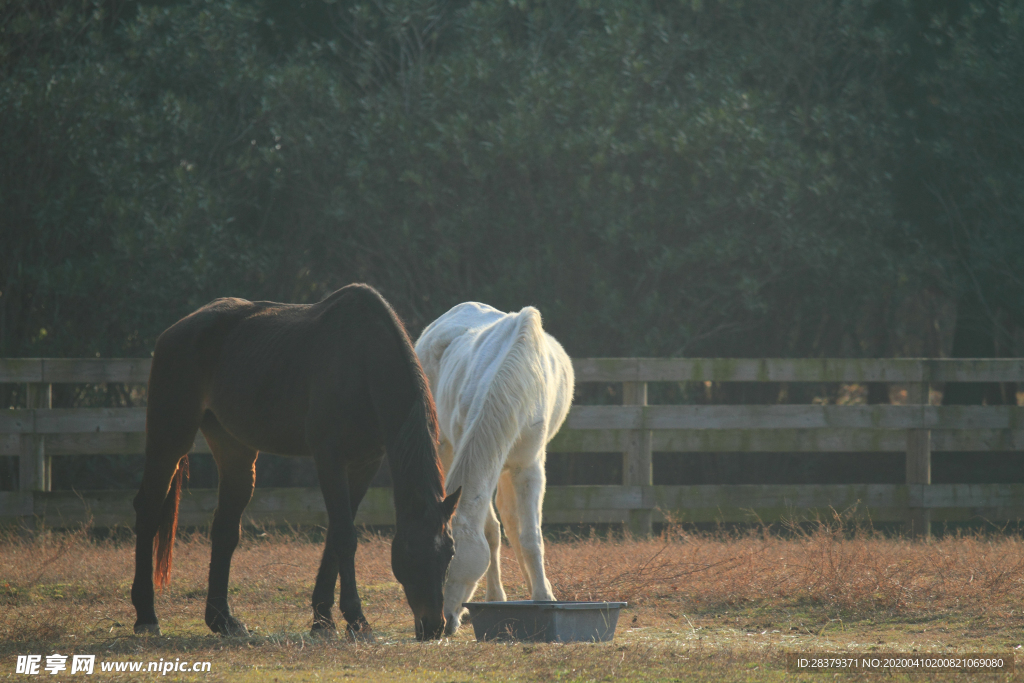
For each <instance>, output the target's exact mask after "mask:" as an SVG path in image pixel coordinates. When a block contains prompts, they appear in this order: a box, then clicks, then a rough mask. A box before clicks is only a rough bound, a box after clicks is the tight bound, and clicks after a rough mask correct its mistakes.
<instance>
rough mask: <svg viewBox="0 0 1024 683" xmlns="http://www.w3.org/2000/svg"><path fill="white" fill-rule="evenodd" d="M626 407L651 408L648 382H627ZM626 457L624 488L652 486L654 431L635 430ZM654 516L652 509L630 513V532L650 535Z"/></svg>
mask: <svg viewBox="0 0 1024 683" xmlns="http://www.w3.org/2000/svg"><path fill="white" fill-rule="evenodd" d="M622 405H625V406H645V405H647V382H623V383H622ZM622 455H623V458H622V484H623V486H651V485H652V484H653V483H654V473H653V466H652V463H651V432H650V430H645V429H638V430H634V431H631V432H630V433H629V441H628V442H627V444H626V450H625V452H624V453H623V454H622ZM641 504H643V503H641ZM651 515H652V510H651V509H650V508H642V509H638V510H630V511H629V530H630V531H631V532H632V533H633V534H634V535H637V536H650V535H651Z"/></svg>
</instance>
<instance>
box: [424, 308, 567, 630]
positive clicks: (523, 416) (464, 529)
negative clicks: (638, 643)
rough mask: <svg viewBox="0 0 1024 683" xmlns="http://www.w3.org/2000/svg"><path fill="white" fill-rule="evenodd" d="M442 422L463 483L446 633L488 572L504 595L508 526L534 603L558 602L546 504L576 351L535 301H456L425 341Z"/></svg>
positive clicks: (457, 481)
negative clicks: (507, 309) (545, 531)
mask: <svg viewBox="0 0 1024 683" xmlns="http://www.w3.org/2000/svg"><path fill="white" fill-rule="evenodd" d="M416 353H417V355H418V356H419V357H420V362H421V363H422V364H423V370H424V371H425V372H426V375H427V378H428V379H429V381H430V388H431V390H432V391H433V394H434V400H435V402H436V403H437V416H438V421H439V423H440V428H441V430H440V431H441V447H440V449H439V454H440V456H441V461H442V463H443V464H444V467H445V470H446V471H447V474H446V477H445V481H446V487H447V488H448V489H450V490H455V489H457V488H458V487H460V486H461V487H462V498H461V502H460V503H459V508H458V512H457V513H456V515H455V519H454V520H453V521H452V534H453V536H454V537H455V559H454V560H452V563H451V566H450V567H449V570H448V579H447V581H446V582H445V586H444V613H445V619H446V620H447V625H446V627H445V631H446V633H448V634H449V635H451V634H453V633H455V631H456V630H457V629H458V628H459V625H460V623H461V621H462V615H463V607H462V603H464V602H466V601H468V600H470V599H471V598H472V596H473V593H474V591H476V587H477V584H478V583H479V582H480V579H481V578H482V577H483V576H484V573H485V572H486V574H487V597H486V599H487V600H488V601H496V600H501V601H503V600H505V599H506V597H505V589H504V588H502V585H501V565H500V550H501V525H500V524H499V522H498V518H497V517H496V516H495V514H494V507H493V506H492V504H491V498H492V496H494V494H495V490H497V497H496V502H497V505H498V511H499V512H500V513H501V521H502V522H503V523H504V524H505V535H506V536H507V537H508V540H509V543H510V544H511V546H512V550H513V551H514V552H515V554H516V559H517V560H518V561H519V566H520V568H521V569H522V571H523V576H524V577H525V579H526V586H527V589H528V590H529V591H530V594H531V596H532V599H534V600H554V599H555V596H554V593H552V591H551V583H550V582H549V581H548V579H547V576H545V574H544V539H543V537H542V536H541V529H540V524H541V506H542V504H543V501H544V486H545V475H544V461H545V458H546V446H547V443H548V441H550V440H551V438H552V437H553V436H554V435H555V433H557V432H558V429H559V428H560V427H561V426H562V422H564V421H565V416H566V414H567V413H568V412H569V404H570V403H571V402H572V392H573V384H574V376H573V371H572V363H571V362H570V360H569V356H567V355H566V353H565V351H564V350H562V346H561V345H560V344H559V343H558V342H557V341H555V339H554V337H552V336H551V335H549V334H547V333H546V332H544V330H543V329H542V328H541V319H540V312H538V311H537V309H535V308H532V307H530V306H527V307H526V308H524V309H523V310H521V311H519V312H518V313H502V312H501V311H498V310H496V309H494V308H491V307H490V306H487V305H485V304H478V303H475V302H468V303H464V304H459V305H458V306H455V307H454V308H452V309H451V310H450V311H448V312H447V313H445V314H444V315H442V316H441V317H440V318H438V319H437V320H435V321H434V322H433V323H431V324H430V325H429V326H428V327H427V329H425V330H424V331H423V334H422V335H421V336H420V338H419V341H417V342H416Z"/></svg>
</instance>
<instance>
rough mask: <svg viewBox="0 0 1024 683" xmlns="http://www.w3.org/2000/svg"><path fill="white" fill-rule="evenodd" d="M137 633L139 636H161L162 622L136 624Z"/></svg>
mask: <svg viewBox="0 0 1024 683" xmlns="http://www.w3.org/2000/svg"><path fill="white" fill-rule="evenodd" d="M135 635H137V636H159V635H162V634H161V633H160V624H135Z"/></svg>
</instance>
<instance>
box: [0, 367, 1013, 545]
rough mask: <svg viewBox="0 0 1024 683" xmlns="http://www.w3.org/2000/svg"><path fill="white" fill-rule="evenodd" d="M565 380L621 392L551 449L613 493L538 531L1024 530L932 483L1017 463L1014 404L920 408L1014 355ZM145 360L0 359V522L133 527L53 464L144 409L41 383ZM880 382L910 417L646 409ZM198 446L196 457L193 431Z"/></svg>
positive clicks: (264, 497)
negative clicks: (820, 466) (709, 391)
mask: <svg viewBox="0 0 1024 683" xmlns="http://www.w3.org/2000/svg"><path fill="white" fill-rule="evenodd" d="M573 365H574V369H575V371H576V380H577V383H584V382H602V383H615V382H621V383H622V388H623V391H622V395H623V404H624V405H621V406H574V407H573V409H572V411H571V412H570V414H569V418H568V419H567V421H566V425H565V426H564V427H563V429H562V431H561V432H560V433H559V434H558V436H556V437H555V439H554V441H552V443H551V444H550V446H549V449H548V450H549V451H551V452H606V453H614V452H621V453H622V454H623V468H622V470H623V481H622V485H619V486H552V487H549V489H548V492H547V497H546V499H545V506H544V517H545V521H546V522H551V523H602V522H613V523H625V524H628V525H629V526H630V527H631V528H632V529H633V530H634V531H636V532H639V533H645V532H649V531H650V528H651V524H652V523H653V522H657V521H662V520H664V519H665V518H666V517H671V518H674V519H682V520H684V521H691V522H706V521H715V520H719V521H726V522H731V521H750V520H753V519H760V520H762V521H777V520H779V519H782V518H783V517H787V516H794V515H796V516H800V515H805V516H806V515H814V514H826V513H828V511H829V510H830V509H837V510H844V509H851V508H856V509H857V510H858V512H859V514H862V515H866V516H869V517H870V518H871V519H872V520H874V521H879V522H891V521H899V522H904V523H906V524H907V525H908V528H909V529H910V530H911V532H913V533H927V532H928V530H929V528H930V523H931V521H946V522H959V521H967V520H969V519H979V518H984V519H989V520H992V521H1007V520H1017V519H1021V518H1024V485H1008V484H986V485H965V484H945V485H933V484H931V453H932V451H968V450H969V451H1024V408H1021V407H1018V406H931V405H927V403H928V397H929V388H930V385H931V384H933V383H944V382H1024V359H1019V358H1011V359H967V360H961V359H957V360H946V359H941V360H937V359H903V358H901V359H700V358H697V359H694V358H688V359H679V358H589V359H577V360H575V361H573ZM149 366H150V359H145V358H132V359H91V358H87V359H49V358H44V359H38V358H36V359H0V384H5V383H6V384H10V383H17V384H26V385H27V386H28V389H27V391H26V397H27V400H26V405H25V407H24V408H18V409H10V410H5V411H0V455H6V456H12V455H13V456H18V457H19V475H20V489H21V490H20V491H17V492H0V522H12V521H21V522H24V521H26V520H31V519H36V520H41V521H42V522H43V523H45V524H48V525H57V526H61V525H67V524H73V523H77V522H82V521H86V520H87V519H91V520H92V521H93V522H94V523H95V524H97V525H101V526H109V525H114V524H130V523H131V522H132V520H133V518H134V514H133V512H132V509H131V497H132V495H134V492H125V491H106V492H95V491H94V492H85V493H71V492H54V491H51V490H50V488H51V486H50V480H51V478H52V475H51V473H52V456H55V455H85V454H97V453H102V454H134V453H141V452H142V451H143V449H144V445H145V409H144V408H116V409H106V408H104V409H95V408H89V409H54V408H52V407H51V405H52V401H51V398H50V397H51V385H53V384H59V383H69V384H99V383H128V384H142V383H145V382H146V381H147V379H148V375H149ZM703 381H715V382H819V383H821V382H848V383H863V382H885V383H897V384H902V385H904V386H905V387H906V388H907V399H908V403H909V405H871V406H868V405H850V406H837V405H770V406H754V405H647V383H648V382H703ZM195 450H196V451H197V452H209V448H208V446H207V445H206V443H205V441H204V440H203V438H202V436H201V435H199V436H197V438H196V443H195ZM655 451H659V452H663V451H667V452H737V451H751V452H826V453H836V452H854V451H856V452H865V451H868V452H871V451H873V452H886V453H894V454H895V453H905V454H906V483H905V484H876V485H827V486H826V485H783V486H769V485H765V486H742V485H719V486H655V485H654V483H653V480H652V459H653V458H652V456H653V452H655ZM390 500H391V499H390V491H389V490H386V489H373V490H371V493H370V494H369V495H368V497H367V500H366V501H365V502H364V503H363V505H362V506H361V507H360V511H359V517H358V519H359V521H360V522H361V523H365V524H389V523H391V522H392V520H393V509H392V506H391V503H390ZM214 507H216V492H215V491H209V490H193V491H191V492H189V494H188V495H187V496H186V497H185V499H183V503H182V520H183V523H186V524H203V523H205V522H206V521H208V519H209V514H210V512H212V510H213V509H214ZM247 515H248V519H249V520H250V521H253V522H274V523H282V522H290V523H296V524H304V523H316V524H321V523H324V521H325V519H326V517H325V513H324V510H323V503H322V501H321V499H320V496H319V494H318V493H317V492H311V491H308V490H306V489H258V490H257V491H256V494H255V496H254V498H253V502H252V503H251V504H250V506H249V509H248V511H247Z"/></svg>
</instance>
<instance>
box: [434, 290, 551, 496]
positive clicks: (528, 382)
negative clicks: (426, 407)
mask: <svg viewBox="0 0 1024 683" xmlns="http://www.w3.org/2000/svg"><path fill="white" fill-rule="evenodd" d="M546 343H547V341H546V339H545V335H544V329H543V327H541V317H540V311H538V310H537V309H536V308H533V307H532V306H527V307H526V308H524V309H523V310H521V311H520V312H519V313H518V319H517V320H516V326H515V330H514V332H513V334H512V340H511V343H509V344H508V346H507V347H506V349H505V353H504V356H503V357H502V358H500V359H499V360H498V361H497V365H498V368H497V371H496V372H495V374H494V378H493V380H492V381H491V382H490V384H489V385H488V387H487V389H486V391H485V394H484V396H483V398H482V400H481V401H480V407H479V409H478V410H476V411H475V414H472V415H471V418H470V419H471V421H470V422H469V424H467V425H466V427H465V429H464V430H463V432H462V438H461V439H460V440H459V443H457V444H453V445H454V449H455V453H454V457H453V458H452V465H451V468H450V469H449V471H448V474H447V476H446V478H445V484H446V489H447V490H448V491H454V490H455V489H457V488H458V487H459V486H462V485H463V484H465V483H466V482H482V481H483V480H484V479H486V478H488V477H489V476H493V474H494V473H496V472H497V471H498V470H500V465H501V463H502V462H503V461H504V458H505V455H506V454H507V453H508V452H509V451H511V450H512V447H513V446H514V445H515V443H516V440H517V439H518V438H519V435H520V433H521V432H522V429H523V427H525V426H526V424H527V423H528V421H529V420H530V419H531V418H532V417H533V416H532V414H531V411H532V409H533V407H534V406H536V405H537V402H538V401H539V400H540V399H541V397H542V395H543V391H544V384H543V379H542V378H543V373H544V369H543V367H542V366H541V363H543V359H544V348H545V344H546Z"/></svg>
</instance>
